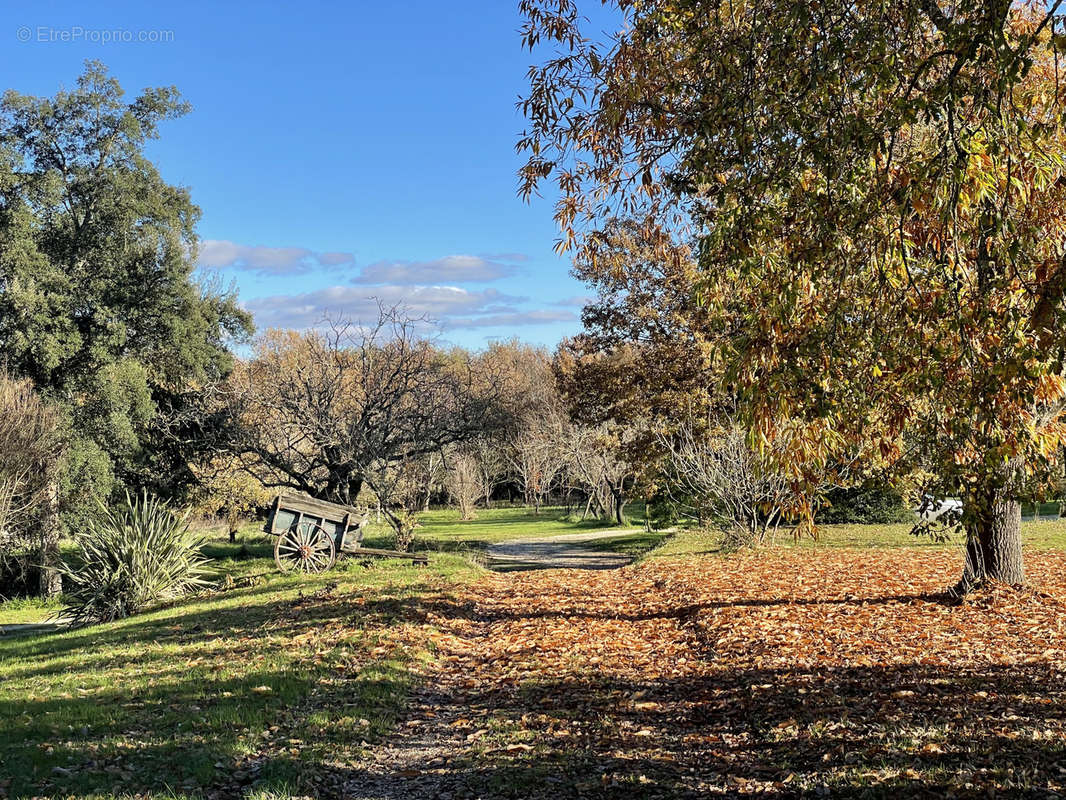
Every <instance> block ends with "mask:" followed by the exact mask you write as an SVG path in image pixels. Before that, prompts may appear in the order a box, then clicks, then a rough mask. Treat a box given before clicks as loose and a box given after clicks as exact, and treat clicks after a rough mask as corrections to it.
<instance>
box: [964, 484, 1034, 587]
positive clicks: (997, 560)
mask: <svg viewBox="0 0 1066 800" xmlns="http://www.w3.org/2000/svg"><path fill="white" fill-rule="evenodd" d="M966 534H967V536H966V567H965V568H964V570H963V574H962V580H961V581H960V582H959V586H958V587H957V591H960V592H963V593H964V592H968V591H970V590H972V589H974V588H976V587H977V586H980V585H981V584H982V583H983V582H984V581H986V580H996V581H1001V582H1002V583H1009V584H1014V585H1020V584H1023V583H1025V569H1024V567H1023V564H1022V506H1021V503H1019V502H1017V501H1016V500H1011V499H1009V498H1006V497H1003V496H1002V495H1000V496H997V497H995V498H994V499H993V500H992V502H991V503H990V504H989V506H988V508H987V509H985V510H983V511H980V512H979V513H978V514H977V518H976V519H975V520H974V522H973V523H972V529H970V530H967V532H966Z"/></svg>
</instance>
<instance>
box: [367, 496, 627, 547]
mask: <svg viewBox="0 0 1066 800" xmlns="http://www.w3.org/2000/svg"><path fill="white" fill-rule="evenodd" d="M418 519H419V522H420V523H421V527H420V528H419V529H418V530H417V532H416V534H415V544H414V548H415V549H416V550H417V549H420V548H421V549H426V550H463V549H481V548H484V547H485V546H487V545H490V544H495V543H497V542H506V541H508V540H510V539H524V538H537V537H549V536H562V535H563V534H567V533H582V532H588V531H600V530H604V531H606V530H631V528H619V527H617V526H615V525H614V524H613V523H609V522H603V521H600V520H594V519H589V520H586V521H585V522H575V521H573V520H572V519H570V518H568V517H567V516H566V509H564V508H561V507H552V508H542V509H541V512H540V514H539V515H534V514H533V513H532V512H531V511H530V510H529V509H526V508H489V509H478V511H477V518H476V519H472V520H467V521H465V522H464V521H462V520H460V519H459V512H458V511H454V510H450V509H448V510H441V511H428V512H426V513H424V514H421V515H419V518H418ZM375 534H377V535H380V533H379V530H378V529H376V528H374V527H372V528H371V531H370V534H368V536H373V535H375Z"/></svg>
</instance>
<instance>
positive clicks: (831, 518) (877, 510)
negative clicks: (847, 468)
mask: <svg viewBox="0 0 1066 800" xmlns="http://www.w3.org/2000/svg"><path fill="white" fill-rule="evenodd" d="M826 500H828V501H829V505H828V506H826V507H824V508H821V509H819V510H818V513H817V516H816V521H817V522H818V523H819V524H822V525H825V524H830V523H841V522H842V523H853V524H854V523H858V524H864V525H884V524H888V523H892V522H913V521H914V512H913V511H911V510H910V509H909V508H907V506H906V504H905V503H904V502H903V500H902V498H901V497H900V496H899V494H897V493H896V492H894V491H892V490H891V489H885V488H880V487H861V486H855V487H848V488H834V489H830V490H829V491H828V492H826Z"/></svg>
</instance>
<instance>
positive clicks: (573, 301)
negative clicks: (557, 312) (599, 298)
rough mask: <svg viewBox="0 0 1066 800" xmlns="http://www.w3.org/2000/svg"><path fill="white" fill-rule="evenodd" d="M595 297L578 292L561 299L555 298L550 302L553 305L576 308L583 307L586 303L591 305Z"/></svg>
mask: <svg viewBox="0 0 1066 800" xmlns="http://www.w3.org/2000/svg"><path fill="white" fill-rule="evenodd" d="M595 300H596V298H595V297H590V296H589V295H587V294H578V295H574V296H573V297H566V298H563V299H562V300H556V301H555V302H554V303H552V305H553V306H575V307H577V308H584V307H585V306H587V305H591V304H592V303H593V302H595Z"/></svg>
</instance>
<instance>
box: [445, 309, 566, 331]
mask: <svg viewBox="0 0 1066 800" xmlns="http://www.w3.org/2000/svg"><path fill="white" fill-rule="evenodd" d="M576 319H577V315H576V314H574V313H573V312H571V311H551V310H549V309H538V310H536V311H511V312H509V313H506V314H488V315H486V316H482V317H472V318H468V319H448V320H445V321H444V327H445V328H448V329H454V328H505V327H506V328H510V327H512V326H514V325H547V324H551V323H553V322H573V321H574V320H576Z"/></svg>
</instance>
